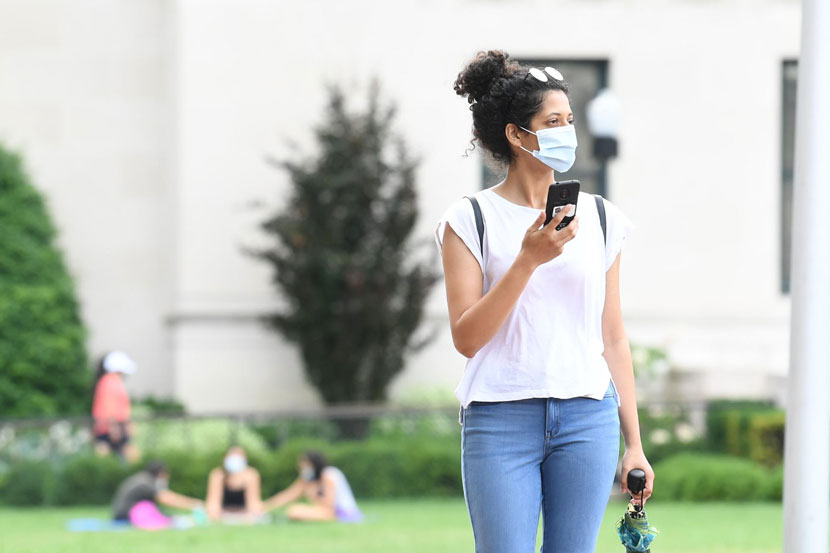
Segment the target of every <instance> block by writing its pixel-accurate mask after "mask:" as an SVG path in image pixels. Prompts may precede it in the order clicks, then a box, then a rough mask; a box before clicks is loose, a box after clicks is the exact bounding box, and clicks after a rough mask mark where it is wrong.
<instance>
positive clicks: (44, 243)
mask: <svg viewBox="0 0 830 553" xmlns="http://www.w3.org/2000/svg"><path fill="white" fill-rule="evenodd" d="M55 235H56V232H55V228H54V226H53V225H52V223H51V221H50V219H49V215H48V213H47V210H46V206H45V205H44V201H43V198H42V197H41V195H40V194H39V193H38V191H37V190H36V189H35V188H34V187H33V186H32V185H31V183H30V182H29V178H28V176H27V175H26V173H25V172H24V170H23V167H22V164H21V161H20V158H19V157H18V156H17V155H15V154H13V153H11V152H9V151H7V150H5V149H4V148H3V147H2V146H0V416H4V417H10V416H33V415H58V414H61V415H63V414H74V413H83V412H84V411H85V410H86V409H87V407H88V405H89V371H88V369H87V355H86V351H85V348H84V340H85V331H84V327H83V324H82V322H81V319H80V316H79V314H78V302H77V301H76V299H75V291H74V286H73V282H72V279H71V278H70V276H69V274H68V273H67V270H66V267H65V265H64V262H63V258H62V255H61V253H60V252H59V251H58V249H57V248H56V247H55V244H54V240H55Z"/></svg>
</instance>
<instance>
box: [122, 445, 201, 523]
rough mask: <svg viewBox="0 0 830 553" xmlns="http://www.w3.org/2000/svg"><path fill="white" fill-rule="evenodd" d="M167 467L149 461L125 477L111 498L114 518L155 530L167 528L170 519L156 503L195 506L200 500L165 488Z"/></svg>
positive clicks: (167, 475)
mask: <svg viewBox="0 0 830 553" xmlns="http://www.w3.org/2000/svg"><path fill="white" fill-rule="evenodd" d="M169 480H170V469H169V468H167V465H165V464H164V463H162V462H161V461H150V463H148V464H147V468H145V469H144V470H142V471H141V472H138V473H136V474H134V475H132V476H130V477H129V478H127V479H126V480H124V481H123V482H122V483H121V485H119V486H118V489H117V490H116V491H115V497H114V498H113V500H112V512H113V519H115V520H117V521H127V522H130V523H131V524H132V525H133V526H135V527H137V528H143V529H146V530H158V529H161V528H169V527H170V526H171V525H172V521H171V519H169V518H168V517H167V516H165V515H164V514H163V513H162V512H161V511H160V510H159V508H158V504H161V505H166V506H167V507H173V508H175V509H187V510H191V509H196V508H198V507H201V506H202V502H201V501H200V500H198V499H193V498H191V497H187V496H184V495H181V494H178V493H175V492H172V491H170V490H169V489H167V484H168V482H169Z"/></svg>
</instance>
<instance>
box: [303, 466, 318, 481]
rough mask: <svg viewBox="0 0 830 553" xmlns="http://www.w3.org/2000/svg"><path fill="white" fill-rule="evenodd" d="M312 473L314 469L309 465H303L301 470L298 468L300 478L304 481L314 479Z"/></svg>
mask: <svg viewBox="0 0 830 553" xmlns="http://www.w3.org/2000/svg"><path fill="white" fill-rule="evenodd" d="M314 475H315V473H314V469H313V468H311V467H303V468H302V470H300V478H302V479H303V480H305V481H306V482H311V481H312V480H314Z"/></svg>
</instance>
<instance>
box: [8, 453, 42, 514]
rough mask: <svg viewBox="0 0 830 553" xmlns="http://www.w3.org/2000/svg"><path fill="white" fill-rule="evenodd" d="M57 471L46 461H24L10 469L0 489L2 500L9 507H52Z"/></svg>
mask: <svg viewBox="0 0 830 553" xmlns="http://www.w3.org/2000/svg"><path fill="white" fill-rule="evenodd" d="M54 485H55V470H54V468H53V467H52V466H51V465H50V464H49V463H47V462H45V461H22V462H19V463H15V464H13V465H11V466H10V467H9V470H8V472H7V473H6V475H5V476H4V478H3V487H2V488H0V499H1V500H2V501H3V503H5V504H7V505H21V506H31V505H50V504H52V499H53V490H54Z"/></svg>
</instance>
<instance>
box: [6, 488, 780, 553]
mask: <svg viewBox="0 0 830 553" xmlns="http://www.w3.org/2000/svg"><path fill="white" fill-rule="evenodd" d="M362 506H363V510H364V512H365V513H366V515H367V521H366V522H365V523H363V524H360V525H342V524H322V525H297V524H288V523H284V522H277V523H273V524H269V525H264V526H255V527H208V528H196V529H193V530H185V531H181V530H168V531H163V532H156V533H147V532H140V531H135V530H130V531H125V532H117V533H70V532H68V531H66V530H65V529H64V525H65V523H66V520H67V519H70V518H74V517H95V516H105V515H106V511H105V510H102V509H80V508H72V509H9V508H3V509H0V553H105V552H107V553H109V552H112V553H132V552H142V553H144V552H146V553H188V552H198V553H235V552H239V553H257V552H260V551H267V552H269V553H280V552H298V553H333V552H336V553H381V552H382V553H390V552H396V553H397V552H412V553H416V552H417V553H420V552H424V553H442V552H452V553H457V552H472V551H473V542H472V532H471V530H470V525H469V521H468V519H467V511H466V508H465V506H464V502H463V500H460V499H448V500H411V501H404V500H398V501H364V502H363V503H362ZM563 508H566V505H563ZM623 508H624V505H623V504H621V503H612V504H611V505H610V506H609V508H608V512H607V513H606V518H605V521H604V523H603V527H602V530H601V532H600V540H599V545H598V547H597V551H598V552H600V553H606V552H608V553H621V552H622V551H623V549H622V547H621V546H620V544H619V541H618V540H617V538H616V535H615V534H614V523H615V521H616V520H617V518H619V516H620V514H621V513H622V512H623ZM647 510H648V513H649V518H650V519H651V521H652V522H653V524H654V525H655V526H657V528H658V529H659V530H660V531H661V533H660V535H659V536H657V539H656V540H655V542H654V547H653V548H652V549H653V551H654V553H660V552H663V551H665V552H670V553H773V552H776V553H778V552H780V551H781V505H780V504H776V503H749V504H740V503H708V504H706V503H696V504H692V503H659V502H650V503H649V504H648V509H647Z"/></svg>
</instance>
